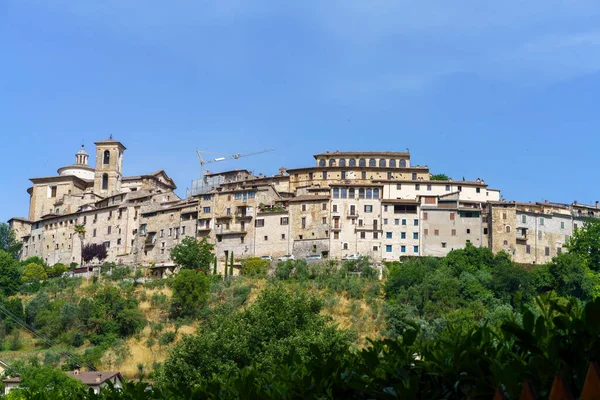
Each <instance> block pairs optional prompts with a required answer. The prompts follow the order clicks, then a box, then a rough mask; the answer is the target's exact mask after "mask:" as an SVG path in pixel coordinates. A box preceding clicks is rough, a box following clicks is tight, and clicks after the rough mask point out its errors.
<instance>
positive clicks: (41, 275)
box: [21, 263, 48, 283]
mask: <svg viewBox="0 0 600 400" xmlns="http://www.w3.org/2000/svg"><path fill="white" fill-rule="evenodd" d="M46 279H48V274H46V270H45V269H44V267H43V266H42V265H39V264H33V263H31V264H28V265H27V266H26V267H25V270H24V271H23V276H22V277H21V280H22V281H23V282H24V283H28V282H39V281H44V280H46Z"/></svg>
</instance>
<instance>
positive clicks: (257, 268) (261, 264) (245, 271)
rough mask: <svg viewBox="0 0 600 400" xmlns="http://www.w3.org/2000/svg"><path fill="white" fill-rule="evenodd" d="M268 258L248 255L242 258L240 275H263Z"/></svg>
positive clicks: (267, 266) (267, 264)
mask: <svg viewBox="0 0 600 400" xmlns="http://www.w3.org/2000/svg"><path fill="white" fill-rule="evenodd" d="M269 264H270V262H269V260H263V259H262V258H260V257H250V258H245V259H243V260H242V268H241V270H240V274H241V275H264V274H265V272H266V271H267V268H269Z"/></svg>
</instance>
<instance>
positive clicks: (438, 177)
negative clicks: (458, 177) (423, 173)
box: [429, 174, 450, 181]
mask: <svg viewBox="0 0 600 400" xmlns="http://www.w3.org/2000/svg"><path fill="white" fill-rule="evenodd" d="M429 179H430V180H432V181H448V180H450V177H449V176H448V175H446V174H435V175H431V177H430V178H429Z"/></svg>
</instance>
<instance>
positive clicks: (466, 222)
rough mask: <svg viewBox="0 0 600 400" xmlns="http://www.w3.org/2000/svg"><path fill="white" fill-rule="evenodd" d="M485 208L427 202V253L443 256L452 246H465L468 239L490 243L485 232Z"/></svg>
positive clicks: (424, 222)
mask: <svg viewBox="0 0 600 400" xmlns="http://www.w3.org/2000/svg"><path fill="white" fill-rule="evenodd" d="M481 211H482V210H473V211H461V210H459V209H458V208H452V209H450V208H437V207H425V206H423V209H422V212H421V220H422V225H423V230H422V232H423V236H422V247H423V255H426V256H434V257H443V256H445V255H446V254H448V253H449V252H450V251H452V250H456V249H462V248H464V247H465V246H466V244H467V243H471V244H472V245H473V246H476V247H487V246H488V239H487V235H484V224H483V222H482V215H481V214H482V212H481Z"/></svg>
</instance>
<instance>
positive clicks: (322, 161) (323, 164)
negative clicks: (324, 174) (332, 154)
mask: <svg viewBox="0 0 600 400" xmlns="http://www.w3.org/2000/svg"><path fill="white" fill-rule="evenodd" d="M325 165H327V162H326V161H325V159H324V158H322V159H320V160H319V167H324V166H325Z"/></svg>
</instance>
